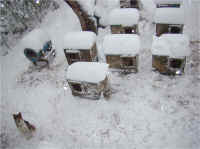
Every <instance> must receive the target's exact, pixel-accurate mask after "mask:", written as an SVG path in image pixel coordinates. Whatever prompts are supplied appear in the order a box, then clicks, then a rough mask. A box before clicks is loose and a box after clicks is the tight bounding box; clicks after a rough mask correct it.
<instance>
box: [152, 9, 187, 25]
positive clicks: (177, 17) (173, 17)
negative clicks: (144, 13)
mask: <svg viewBox="0 0 200 149" xmlns="http://www.w3.org/2000/svg"><path fill="white" fill-rule="evenodd" d="M154 22H155V23H160V24H184V9H182V8H157V9H156V13H155V17H154Z"/></svg>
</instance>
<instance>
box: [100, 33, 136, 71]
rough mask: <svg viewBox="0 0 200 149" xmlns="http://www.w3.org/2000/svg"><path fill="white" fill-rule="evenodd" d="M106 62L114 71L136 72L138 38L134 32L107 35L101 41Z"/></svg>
mask: <svg viewBox="0 0 200 149" xmlns="http://www.w3.org/2000/svg"><path fill="white" fill-rule="evenodd" d="M103 50H104V54H105V58H106V62H107V63H108V64H109V66H110V68H111V69H112V70H114V71H124V72H137V71H138V59H139V50H140V38H139V36H138V35H134V34H112V35H107V36H105V38H104V41H103Z"/></svg>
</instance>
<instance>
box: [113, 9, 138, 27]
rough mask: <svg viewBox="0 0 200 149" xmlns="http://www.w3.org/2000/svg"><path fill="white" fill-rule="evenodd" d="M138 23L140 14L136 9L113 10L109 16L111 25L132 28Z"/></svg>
mask: <svg viewBox="0 0 200 149" xmlns="http://www.w3.org/2000/svg"><path fill="white" fill-rule="evenodd" d="M138 21H139V12H138V10H137V9H135V8H122V9H113V10H112V11H111V12H110V14H109V25H122V26H132V25H135V24H138Z"/></svg>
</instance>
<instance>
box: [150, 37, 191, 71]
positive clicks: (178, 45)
mask: <svg viewBox="0 0 200 149" xmlns="http://www.w3.org/2000/svg"><path fill="white" fill-rule="evenodd" d="M189 55H190V49H189V40H188V38H187V37H186V36H185V35H183V34H163V35H161V36H160V37H155V38H154V41H153V44H152V67H153V68H154V69H155V70H158V71H159V72H160V73H161V74H168V75H180V74H183V73H184V69H185V65H186V59H187V57H188V56H189Z"/></svg>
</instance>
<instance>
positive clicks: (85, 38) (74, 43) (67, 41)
mask: <svg viewBox="0 0 200 149" xmlns="http://www.w3.org/2000/svg"><path fill="white" fill-rule="evenodd" d="M95 42H96V34H95V33H93V32H90V31H80V32H71V33H68V34H66V36H65V37H64V48H65V49H82V50H84V49H85V50H88V49H90V48H92V46H93V45H94V44H95Z"/></svg>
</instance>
